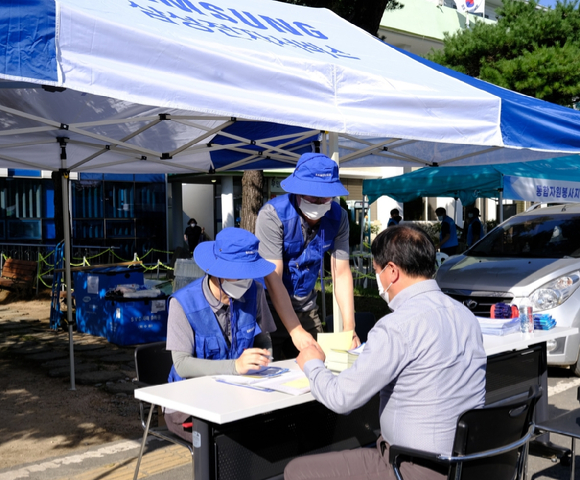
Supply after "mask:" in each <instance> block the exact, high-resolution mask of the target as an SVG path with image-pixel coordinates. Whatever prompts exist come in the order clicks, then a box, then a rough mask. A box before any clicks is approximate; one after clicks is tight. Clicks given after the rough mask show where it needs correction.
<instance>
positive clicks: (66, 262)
mask: <svg viewBox="0 0 580 480" xmlns="http://www.w3.org/2000/svg"><path fill="white" fill-rule="evenodd" d="M61 178H62V209H63V217H64V218H63V225H64V252H63V257H64V266H65V270H64V271H65V283H66V317H67V323H68V344H69V358H70V360H69V362H70V389H69V390H76V388H75V357H74V345H73V326H72V296H71V287H72V281H71V273H70V260H71V256H70V255H71V248H70V244H71V239H70V214H69V202H68V198H69V196H68V193H69V192H68V172H62V177H61Z"/></svg>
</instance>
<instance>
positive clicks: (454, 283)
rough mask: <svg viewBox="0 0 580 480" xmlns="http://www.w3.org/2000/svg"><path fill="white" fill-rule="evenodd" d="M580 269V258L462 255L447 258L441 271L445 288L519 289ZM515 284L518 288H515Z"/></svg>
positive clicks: (537, 285) (504, 290)
mask: <svg viewBox="0 0 580 480" xmlns="http://www.w3.org/2000/svg"><path fill="white" fill-rule="evenodd" d="M575 269H580V259H577V258H572V259H568V258H566V259H556V258H490V257H472V256H465V255H460V256H458V257H452V258H450V259H449V260H447V261H446V262H445V263H444V264H443V265H442V266H441V268H440V269H439V270H438V271H437V277H436V280H437V283H438V284H439V287H441V288H442V289H447V288H452V289H458V290H479V291H488V292H497V291H500V292H507V291H512V292H514V293H517V290H520V287H521V289H522V290H526V291H528V292H527V293H526V294H529V293H531V291H530V290H535V289H536V288H538V287H540V286H542V285H544V284H545V283H547V282H549V281H550V280H552V279H554V278H557V277H559V276H560V275H564V274H566V273H569V272H572V271H574V270H575ZM514 287H515V288H514Z"/></svg>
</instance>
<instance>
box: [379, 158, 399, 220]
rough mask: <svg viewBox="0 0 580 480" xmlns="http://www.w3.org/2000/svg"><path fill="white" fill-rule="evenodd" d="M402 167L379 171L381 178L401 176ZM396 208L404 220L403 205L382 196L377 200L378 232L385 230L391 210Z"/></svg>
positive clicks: (386, 168)
mask: <svg viewBox="0 0 580 480" xmlns="http://www.w3.org/2000/svg"><path fill="white" fill-rule="evenodd" d="M403 173H404V170H403V167H384V168H382V171H381V176H382V178H390V177H396V176H397V175H403ZM393 208H397V209H398V210H399V213H400V215H401V217H403V220H405V212H404V211H403V204H402V203H399V202H397V201H396V200H394V199H392V198H391V197H389V196H387V195H383V196H382V197H381V198H379V199H378V200H377V220H378V221H379V222H381V228H380V230H381V231H382V230H384V229H385V228H387V223H389V218H391V210H392V209H393Z"/></svg>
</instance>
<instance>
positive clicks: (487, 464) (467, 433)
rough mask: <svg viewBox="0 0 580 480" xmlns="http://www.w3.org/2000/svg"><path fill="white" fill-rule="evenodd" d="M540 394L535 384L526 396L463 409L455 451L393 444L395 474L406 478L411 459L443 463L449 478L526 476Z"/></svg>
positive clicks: (511, 478)
mask: <svg viewBox="0 0 580 480" xmlns="http://www.w3.org/2000/svg"><path fill="white" fill-rule="evenodd" d="M540 396H541V393H540V389H539V387H537V386H534V387H531V388H530V392H529V394H528V397H527V398H526V399H525V400H520V401H517V402H511V403H508V404H505V405H502V406H499V407H489V408H486V407H484V408H478V409H473V410H468V411H466V412H464V413H463V414H462V415H461V416H460V417H459V420H458V421H457V430H456V432H455V441H454V444H453V453H452V455H443V454H436V453H431V452H424V451H421V450H414V449H412V448H406V447H399V446H396V445H392V446H391V447H390V449H389V462H390V464H391V465H392V467H393V469H394V472H395V476H396V478H397V479H398V480H403V477H402V475H401V471H400V467H401V463H402V462H410V461H415V462H419V463H421V464H423V465H425V466H429V465H432V466H433V467H434V469H438V470H441V468H442V467H443V468H444V469H445V470H447V471H448V474H447V478H448V479H455V480H460V479H469V480H490V479H493V480H516V479H521V478H524V476H525V469H526V466H527V456H528V455H527V454H528V448H527V447H528V442H529V440H530V438H532V436H533V434H534V424H533V414H534V407H535V405H536V402H537V400H538V398H540Z"/></svg>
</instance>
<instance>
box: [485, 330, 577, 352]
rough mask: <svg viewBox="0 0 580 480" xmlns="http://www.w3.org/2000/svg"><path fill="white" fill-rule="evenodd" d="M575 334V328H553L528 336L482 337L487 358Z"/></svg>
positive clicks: (521, 334) (517, 334)
mask: <svg viewBox="0 0 580 480" xmlns="http://www.w3.org/2000/svg"><path fill="white" fill-rule="evenodd" d="M575 333H578V329H577V328H572V327H554V328H552V329H551V330H535V331H534V333H532V334H529V335H525V334H523V333H512V334H510V335H505V336H503V337H502V336H497V335H484V336H483V346H484V347H485V353H487V356H488V357H489V356H490V355H495V354H497V353H503V352H509V351H510V350H522V349H524V348H527V347H529V346H530V345H535V344H536V343H540V342H545V341H547V340H552V339H556V338H558V337H565V336H568V335H573V334H575Z"/></svg>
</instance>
